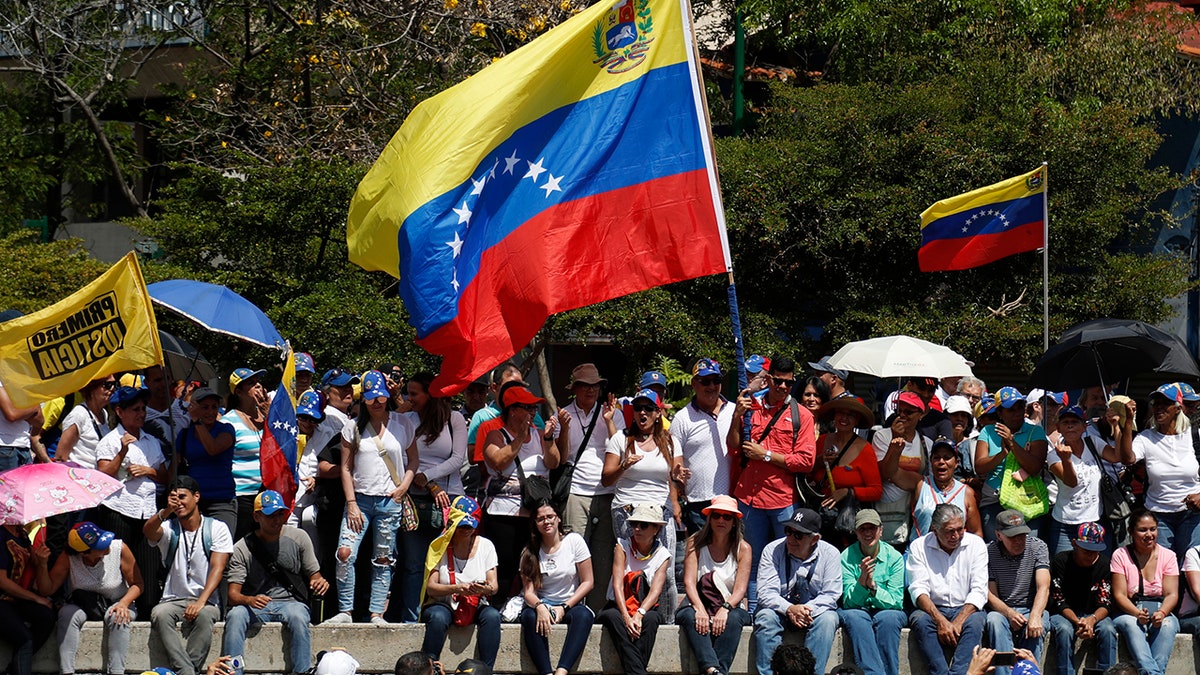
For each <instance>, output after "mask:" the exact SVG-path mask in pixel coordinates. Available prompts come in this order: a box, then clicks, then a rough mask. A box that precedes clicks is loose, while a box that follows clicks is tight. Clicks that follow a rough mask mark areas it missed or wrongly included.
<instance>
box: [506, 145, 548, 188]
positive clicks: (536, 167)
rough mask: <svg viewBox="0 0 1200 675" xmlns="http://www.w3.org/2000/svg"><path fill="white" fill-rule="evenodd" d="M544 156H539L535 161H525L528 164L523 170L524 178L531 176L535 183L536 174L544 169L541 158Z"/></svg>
mask: <svg viewBox="0 0 1200 675" xmlns="http://www.w3.org/2000/svg"><path fill="white" fill-rule="evenodd" d="M514 152H515V151H514ZM543 159H545V158H544V157H539V158H538V161H537V162H528V161H527V162H526V163H527V164H529V170H528V171H526V172H525V176H524V178H532V179H533V182H534V184H537V179H538V176H540V175H542V173H544V172H545V171H546V170H545V169H544V168H542V160H543Z"/></svg>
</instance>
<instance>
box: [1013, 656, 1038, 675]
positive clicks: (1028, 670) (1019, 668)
mask: <svg viewBox="0 0 1200 675" xmlns="http://www.w3.org/2000/svg"><path fill="white" fill-rule="evenodd" d="M1012 675H1042V671H1041V669H1040V668H1038V664H1036V663H1034V662H1033V661H1025V660H1024V659H1022V660H1020V661H1017V663H1016V665H1014V666H1013V667H1012Z"/></svg>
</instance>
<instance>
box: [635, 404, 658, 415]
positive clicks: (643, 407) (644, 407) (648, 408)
mask: <svg viewBox="0 0 1200 675" xmlns="http://www.w3.org/2000/svg"><path fill="white" fill-rule="evenodd" d="M655 410H658V406H656V405H648V404H645V403H636V404H634V406H633V411H634V412H640V413H651V412H654V411H655Z"/></svg>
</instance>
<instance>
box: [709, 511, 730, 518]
mask: <svg viewBox="0 0 1200 675" xmlns="http://www.w3.org/2000/svg"><path fill="white" fill-rule="evenodd" d="M708 517H709V519H710V520H733V518H734V515H733V514H732V513H721V512H720V511H713V512H712V513H710V514H708Z"/></svg>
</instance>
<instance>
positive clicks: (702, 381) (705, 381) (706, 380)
mask: <svg viewBox="0 0 1200 675" xmlns="http://www.w3.org/2000/svg"><path fill="white" fill-rule="evenodd" d="M696 383H697V384H699V385H701V386H703V387H711V386H713V385H718V384H721V378H719V377H699V378H696Z"/></svg>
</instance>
